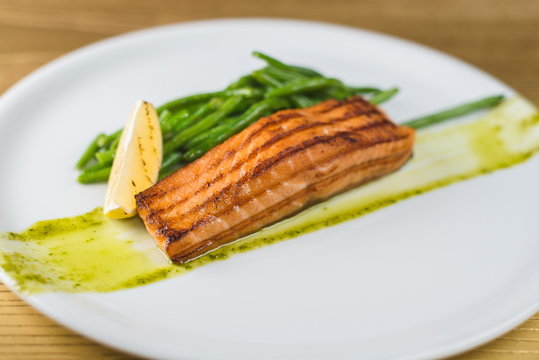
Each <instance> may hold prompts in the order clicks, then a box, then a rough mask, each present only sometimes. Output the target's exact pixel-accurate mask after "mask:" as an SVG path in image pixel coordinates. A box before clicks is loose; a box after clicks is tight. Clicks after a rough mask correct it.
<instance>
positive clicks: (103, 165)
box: [84, 159, 113, 173]
mask: <svg viewBox="0 0 539 360" xmlns="http://www.w3.org/2000/svg"><path fill="white" fill-rule="evenodd" d="M112 161H113V159H110V160H109V161H105V162H102V163H100V162H96V163H95V164H92V165H90V166H88V167H87V168H86V169H84V171H85V172H88V173H91V172H94V171H97V170H101V169H103V168H106V167H111V166H112Z"/></svg>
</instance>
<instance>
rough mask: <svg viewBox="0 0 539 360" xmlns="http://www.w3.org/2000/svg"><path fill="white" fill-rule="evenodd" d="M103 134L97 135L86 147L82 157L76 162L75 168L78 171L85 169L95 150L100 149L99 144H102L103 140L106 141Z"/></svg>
mask: <svg viewBox="0 0 539 360" xmlns="http://www.w3.org/2000/svg"><path fill="white" fill-rule="evenodd" d="M106 138H107V137H106V135H105V134H99V135H97V136H96V138H95V139H94V140H93V141H92V142H91V143H90V145H88V147H87V148H86V150H85V151H84V153H83V154H82V156H81V157H80V159H79V161H77V164H76V167H77V169H79V170H82V169H84V168H85V167H86V165H87V164H88V162H89V161H90V160H92V158H93V157H94V155H95V153H96V152H97V150H99V148H100V145H99V144H100V143H103V142H104V139H106Z"/></svg>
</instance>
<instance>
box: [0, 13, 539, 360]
mask: <svg viewBox="0 0 539 360" xmlns="http://www.w3.org/2000/svg"><path fill="white" fill-rule="evenodd" d="M253 49H258V50H261V51H265V52H268V53H269V54H274V55H275V56H277V57H280V58H283V59H285V60H286V61H288V62H291V63H298V64H305V65H307V66H312V67H314V68H317V69H320V70H321V71H323V72H325V73H327V74H330V75H334V76H336V77H339V78H343V79H346V81H347V82H349V83H352V84H354V83H356V84H375V85H379V86H384V87H386V86H391V85H399V86H400V87H401V89H402V90H403V91H402V93H401V94H400V95H399V96H398V97H397V98H396V99H395V100H394V101H392V102H391V103H390V104H388V105H387V106H386V107H385V108H386V109H387V110H388V112H389V114H390V115H392V116H393V117H394V118H395V119H396V120H397V121H398V120H403V119H405V118H408V117H410V116H415V115H420V114H423V113H426V112H429V111H433V110H436V109H440V108H443V107H445V106H448V105H452V104H455V103H459V102H461V101H466V100H469V99H473V98H477V97H480V96H484V95H487V94H493V93H499V92H502V93H505V94H511V93H513V91H512V90H511V89H509V88H508V87H507V86H505V85H504V84H502V83H501V82H499V81H497V80H495V79H493V78H492V77H490V76H488V75H486V74H484V73H482V72H481V71H479V70H477V69H474V68H472V67H471V66H469V65H466V64H464V63H462V62H460V61H458V60H455V59H453V58H451V57H448V56H446V55H443V54H441V53H439V52H436V51H433V50H430V49H427V48H425V47H422V46H419V45H416V44H412V43H410V42H407V41H403V40H399V39H396V38H392V37H388V36H384V35H380V34H376V33H372V32H367V31H361V30H356V29H351V28H346V27H341V26H335V25H327V24H320V23H312V22H300V21H289V20H268V19H242V20H219V21H204V22H195V23H187V24H180V25H172V26H165V27H159V28H154V29H149V30H144V31H139V32H134V33H131V34H127V35H123V36H119V37H115V38H112V39H109V40H105V41H102V42H99V43H97V44H94V45H91V46H88V47H85V48H83V49H81V50H78V51H75V52H74V53H71V54H69V55H67V56H64V57H62V58H61V59H58V60H56V61H54V62H52V63H51V64H49V65H47V66H45V67H43V68H42V69H40V70H38V71H37V72H35V73H33V74H32V75H30V76H28V77H27V78H26V79H24V80H23V81H21V82H20V83H19V84H17V85H16V86H15V87H13V88H12V89H11V90H10V91H8V92H7V93H6V94H5V95H3V96H2V98H1V100H0V169H2V176H1V178H0V198H1V199H2V206H1V208H0V212H1V213H0V219H1V220H0V229H1V230H17V229H22V228H24V227H26V226H27V225H29V224H30V223H32V222H34V221H36V220H40V219H50V218H55V217H61V216H70V215H74V214H77V213H82V212H85V211H87V210H89V209H92V208H94V207H95V206H98V205H100V204H101V201H102V198H103V194H104V186H101V185H98V186H82V185H79V184H77V183H76V182H75V181H74V179H75V177H76V173H75V171H74V170H73V169H72V167H73V164H74V163H75V161H76V159H77V157H78V156H79V155H80V153H81V151H82V150H83V148H84V147H85V145H86V144H87V143H88V141H90V140H91V139H92V138H93V136H94V135H95V134H96V133H97V132H99V131H103V130H107V131H111V130H114V129H116V128H118V127H119V126H121V125H122V124H123V123H124V121H125V119H126V117H127V114H128V112H129V110H130V108H131V106H132V104H133V103H134V101H135V100H136V99H139V98H144V99H148V100H150V101H153V102H155V103H157V104H159V103H162V102H163V101H165V100H167V99H170V98H171V97H175V96H178V95H182V94H189V93H194V92H198V91H205V90H212V89H219V88H222V87H223V86H224V85H226V84H227V83H229V82H230V81H231V80H233V79H234V78H236V77H238V76H239V75H240V74H243V73H245V72H247V71H248V70H249V69H254V68H256V67H259V66H261V63H260V62H259V61H257V60H255V59H253V58H251V56H250V52H251V51H252V50H253ZM538 183H539V162H538V161H537V159H534V160H532V161H528V162H526V163H525V164H523V165H521V166H517V167H514V168H511V169H509V170H506V171H500V172H497V173H495V174H493V175H490V176H484V177H479V178H475V179H473V180H470V181H465V182H461V183H458V184H456V185H454V186H450V187H447V188H444V189H441V190H437V191H434V192H431V193H428V194H426V195H424V196H419V197H415V198H413V199H410V200H407V201H403V202H401V203H398V204H396V205H394V206H391V207H388V208H385V209H382V210H380V211H377V212H375V213H373V214H370V215H368V216H365V217H362V218H359V219H356V220H354V221H349V222H347V223H344V224H341V225H338V226H335V227H332V228H328V229H325V230H321V231H317V232H315V233H311V234H308V235H305V236H301V237H299V238H295V239H293V240H289V241H285V242H282V243H279V244H276V245H273V246H269V247H266V248H263V249H259V250H256V251H252V252H249V253H244V254H241V255H237V256H234V257H233V258H231V259H229V260H227V261H223V262H218V263H214V264H211V265H208V266H205V267H203V268H200V269H197V270H196V271H193V272H191V273H189V274H187V275H185V276H181V277H178V278H175V279H171V280H167V281H163V282H159V283H156V284H152V285H150V286H146V287H140V288H136V289H131V290H127V291H118V292H113V293H107V294H61V293H53V294H43V295H35V296H27V297H25V299H26V300H27V301H29V302H30V303H31V304H33V305H34V306H35V307H36V308H38V309H39V310H41V311H42V312H44V313H45V314H47V315H49V316H51V317H52V318H54V319H55V320H57V321H59V322H60V323H62V324H64V325H66V326H68V327H70V328H72V329H74V330H76V331H78V332H80V333H82V334H84V335H87V336H89V337H91V338H93V339H96V340H98V341H100V342H103V343H105V344H108V345H111V346H113V347H116V348H119V349H122V350H125V351H128V352H131V353H134V354H139V355H143V356H148V357H152V358H170V359H178V358H179V359H234V360H241V359H246V360H247V359H249V360H251V359H309V360H316V359H359V358H361V359H425V358H433V357H441V356H448V355H451V354H454V353H457V352H461V351H464V350H466V349H469V348H471V347H473V346H476V345H478V344H481V343H484V342H486V341H488V340H490V339H493V338H494V337H496V336H498V335H500V334H502V333H503V332H505V331H508V330H509V329H510V328H511V327H513V326H515V325H517V324H518V323H519V322H521V321H523V320H524V319H525V318H526V317H528V316H530V315H531V314H532V313H533V312H534V311H536V310H537V309H538V308H539V306H538V305H539V302H538V301H539V280H538V279H539V261H537V256H538V255H539V241H537V237H538V234H539V221H537V214H539V202H538V201H537V196H538V195H539V194H538V193H539V190H538V189H537V184H538ZM3 280H4V281H6V282H9V279H7V278H5V277H4V278H3Z"/></svg>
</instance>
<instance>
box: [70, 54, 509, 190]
mask: <svg viewBox="0 0 539 360" xmlns="http://www.w3.org/2000/svg"><path fill="white" fill-rule="evenodd" d="M253 55H254V56H255V57H257V58H260V59H262V60H264V61H265V62H266V66H265V67H263V68H261V69H258V70H255V71H253V72H251V73H250V74H247V75H244V76H242V77H240V78H239V79H238V80H236V81H235V82H233V83H232V84H230V85H229V86H228V87H226V88H225V89H224V90H221V91H216V92H210V93H203V94H196V95H191V96H187V97H182V98H179V99H175V100H172V101H170V102H167V103H166V104H164V105H162V106H160V107H159V108H157V113H158V115H159V121H160V124H161V131H162V133H163V162H162V165H161V171H160V178H162V177H165V176H167V175H169V174H171V173H173V172H174V171H176V170H177V169H179V168H181V167H182V166H184V165H185V164H187V163H189V162H192V161H194V160H196V159H197V158H199V157H200V156H202V155H204V154H205V153H206V152H207V151H208V150H210V149H211V148H213V147H214V146H216V145H218V144H220V143H222V142H223V141H225V140H226V139H228V138H229V137H231V136H232V135H234V134H236V133H238V132H240V131H241V130H243V129H245V128H246V127H247V126H249V125H250V124H252V123H253V122H255V121H256V120H258V119H259V118H261V117H263V116H267V115H270V114H272V113H274V112H276V111H278V110H282V109H290V108H305V107H309V106H312V105H315V104H317V103H320V102H322V101H325V100H328V99H332V98H333V99H345V98H348V97H350V96H353V95H358V94H361V95H364V96H366V97H367V100H368V101H370V102H371V103H373V104H381V103H382V102H384V101H387V100H389V99H391V98H392V97H393V96H394V95H395V94H396V93H397V92H398V89H397V88H392V89H388V90H380V89H378V88H373V87H353V86H348V85H346V84H345V83H343V82H342V81H341V80H338V79H334V78H328V77H325V76H323V75H322V74H320V73H318V72H317V71H315V70H312V69H308V68H305V67H301V66H294V65H289V64H285V63H283V62H281V61H279V60H277V59H275V58H272V57H270V56H268V55H265V54H262V53H260V52H253ZM502 99H503V96H492V97H488V98H484V99H481V100H478V101H474V102H471V103H468V104H464V105H460V106H457V107H455V108H452V109H448V110H444V111H442V112H439V113H436V114H432V115H428V116H424V117H421V118H418V119H414V120H410V121H408V122H406V123H404V125H408V126H410V127H413V128H416V129H418V128H421V127H425V126H428V125H431V124H434V123H438V122H441V121H443V120H446V119H449V118H453V117H456V116H460V115H464V114H467V113H469V112H472V111H475V110H478V109H482V108H486V107H491V106H494V105H497V104H498V103H499V102H500V101H501V100H502ZM121 133H122V130H118V131H116V132H114V133H112V134H110V135H106V134H99V135H98V136H97V137H96V138H95V139H94V140H93V141H92V142H91V143H90V145H89V146H88V148H87V149H86V151H85V152H84V154H83V155H82V157H81V158H80V159H79V161H78V162H77V169H79V170H80V171H81V174H80V175H79V178H78V180H79V182H80V183H83V184H88V183H95V182H102V181H107V179H108V177H109V174H110V171H111V168H112V162H113V160H114V155H115V153H116V148H117V147H118V142H119V140H120V136H121Z"/></svg>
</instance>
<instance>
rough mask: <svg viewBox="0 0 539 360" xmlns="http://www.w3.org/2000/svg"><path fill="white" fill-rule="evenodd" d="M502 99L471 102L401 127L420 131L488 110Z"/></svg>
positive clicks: (491, 98)
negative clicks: (474, 112) (458, 117)
mask: <svg viewBox="0 0 539 360" xmlns="http://www.w3.org/2000/svg"><path fill="white" fill-rule="evenodd" d="M503 99H504V96H503V95H496V96H490V97H487V98H483V99H479V100H476V101H472V102H469V103H466V104H462V105H458V106H455V107H452V108H449V109H446V110H443V111H440V112H437V113H434V114H430V115H426V116H422V117H419V118H416V119H412V120H408V121H406V122H405V123H403V125H406V126H409V127H411V128H414V129H421V128H424V127H426V126H430V125H434V124H437V123H439V122H442V121H444V120H447V119H451V118H455V117H457V116H462V115H466V114H469V113H471V112H473V111H477V110H480V109H485V108H489V107H492V106H496V105H498V104H499V103H500V102H501V101H502V100H503Z"/></svg>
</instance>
